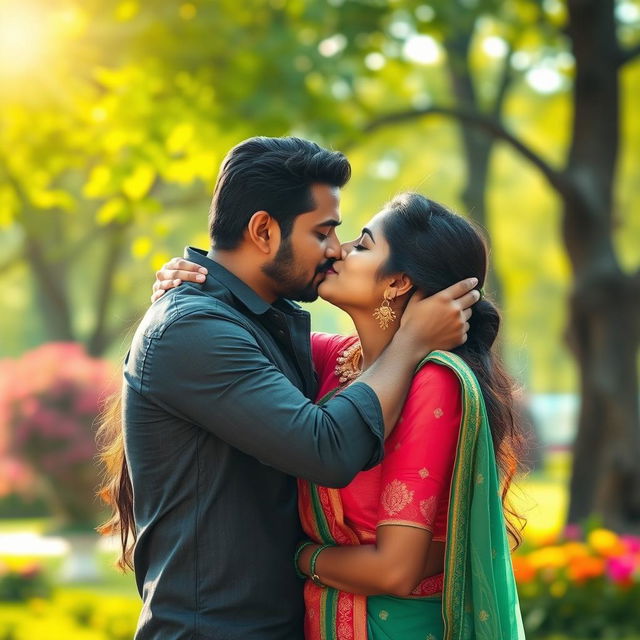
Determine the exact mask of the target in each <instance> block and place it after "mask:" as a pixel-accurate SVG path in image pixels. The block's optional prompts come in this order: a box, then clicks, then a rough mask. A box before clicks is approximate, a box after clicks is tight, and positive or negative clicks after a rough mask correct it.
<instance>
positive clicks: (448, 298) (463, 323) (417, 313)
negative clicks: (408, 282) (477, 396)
mask: <svg viewBox="0 0 640 640" xmlns="http://www.w3.org/2000/svg"><path fill="white" fill-rule="evenodd" d="M477 285H478V280H477V278H468V279H466V280H462V281H460V282H458V283H456V284H454V285H452V286H450V287H448V288H447V289H443V290H442V291H439V292H438V293H436V294H434V295H432V296H429V297H428V298H424V297H423V296H421V295H420V294H418V293H414V294H413V296H412V297H411V300H409V304H408V305H407V308H406V309H405V312H404V313H403V314H402V320H401V322H400V330H399V331H398V337H400V334H403V335H402V337H403V338H404V339H407V340H409V341H410V342H411V343H412V344H413V348H414V349H415V350H416V352H418V353H424V354H427V353H429V352H430V351H434V350H435V349H444V350H450V349H454V348H455V347H458V346H460V345H461V344H463V343H465V342H466V340H467V331H469V318H470V317H471V307H472V306H473V305H474V304H475V303H476V302H478V300H480V292H479V291H478V290H476V289H474V287H476V286H477Z"/></svg>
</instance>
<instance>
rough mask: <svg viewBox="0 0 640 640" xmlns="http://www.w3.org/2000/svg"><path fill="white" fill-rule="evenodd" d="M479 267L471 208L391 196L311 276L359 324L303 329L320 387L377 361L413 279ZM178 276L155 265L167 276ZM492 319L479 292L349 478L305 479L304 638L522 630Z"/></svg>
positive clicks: (324, 390) (508, 418)
mask: <svg viewBox="0 0 640 640" xmlns="http://www.w3.org/2000/svg"><path fill="white" fill-rule="evenodd" d="M194 268H197V265H195V266H194ZM486 269H487V248H486V245H485V243H484V241H483V239H482V237H481V236H480V234H479V233H478V232H477V231H476V229H475V228H474V227H473V226H472V225H471V224H470V223H469V222H468V221H466V220H465V219H464V218H462V217H460V216H457V215H455V214H453V213H452V212H450V211H449V210H447V209H446V208H445V207H443V206H442V205H440V204H438V203H436V202H433V201H430V200H428V199H427V198H424V197H423V196H421V195H418V194H411V193H409V194H404V195H401V196H399V197H397V198H395V199H394V200H393V201H392V202H391V203H389V204H388V205H387V206H386V207H385V208H384V209H383V210H382V211H381V212H380V213H379V214H377V215H376V216H375V217H374V218H373V219H372V220H371V222H370V223H369V224H367V226H366V227H365V228H364V229H363V230H362V233H361V234H360V236H359V238H358V239H357V240H355V241H353V242H350V243H347V244H346V245H343V259H342V260H340V261H338V262H336V263H335V264H334V267H333V269H332V270H330V271H329V273H328V274H327V277H326V279H325V280H324V282H323V283H322V284H321V285H320V288H319V294H320V295H321V296H322V297H323V298H324V299H325V300H327V301H329V302H331V303H332V304H334V305H335V306H337V307H339V308H340V309H342V310H344V311H345V312H347V313H348V314H349V315H350V316H351V318H352V320H353V322H354V325H355V327H356V330H357V336H351V337H343V336H333V335H327V334H314V335H313V336H312V347H313V357H314V364H315V367H316V371H317V373H318V377H319V394H318V398H319V401H320V402H322V401H324V400H325V399H327V398H328V397H330V395H332V394H334V393H339V392H340V390H341V389H342V388H343V387H344V386H345V385H347V384H349V383H350V382H351V381H352V380H354V379H356V378H357V377H358V375H359V373H361V372H362V371H363V370H364V369H366V368H367V367H368V366H369V365H370V364H371V363H372V362H373V361H375V360H376V358H377V357H378V356H379V355H380V353H381V352H382V351H383V349H384V348H385V346H386V345H387V344H388V342H389V341H390V339H391V337H392V335H393V334H394V332H395V330H396V329H397V327H398V325H399V317H400V316H401V314H402V312H403V309H404V307H405V306H406V304H407V302H408V300H409V298H410V296H411V295H412V293H413V292H414V291H415V290H419V291H420V292H421V293H423V294H425V295H431V294H433V293H436V292H437V291H439V290H441V289H443V288H446V287H447V286H449V285H451V284H452V283H455V282H457V281H459V280H461V279H463V278H464V277H467V276H470V275H471V276H475V277H477V278H478V280H479V283H480V286H482V283H483V282H484V278H485V275H486ZM180 275H181V276H182V277H183V278H184V279H195V278H193V277H192V276H195V274H187V273H181V274H180ZM173 277H174V276H173V272H172V271H170V270H167V271H166V272H165V273H162V274H161V278H167V282H166V284H164V285H163V287H162V288H169V287H170V286H172V285H173V284H174V282H175V281H173V280H169V278H173ZM498 327H499V315H498V312H497V310H496V309H495V307H494V306H493V305H492V304H491V302H489V301H488V300H486V299H483V300H481V301H480V302H478V303H477V304H476V305H475V306H474V310H473V316H472V318H471V320H470V329H469V332H468V340H467V342H466V343H465V344H464V345H462V346H461V347H458V348H457V349H455V350H454V353H447V352H434V353H432V354H430V355H429V356H428V357H427V358H426V359H425V360H424V361H423V363H421V365H422V366H421V367H419V370H418V371H417V372H416V375H415V378H414V380H413V383H412V387H411V389H410V392H409V395H408V397H407V400H406V403H405V406H404V408H403V411H402V415H401V417H400V419H399V421H398V423H397V425H396V427H395V430H394V432H393V433H392V435H391V436H390V437H389V439H388V440H387V442H386V444H385V458H384V461H383V462H382V463H381V464H380V465H378V466H377V467H375V468H373V469H370V470H369V471H365V472H362V473H360V474H358V475H357V476H356V478H355V479H354V480H353V481H352V482H351V484H350V485H349V486H347V487H346V488H344V489H339V490H338V489H327V488H323V487H318V486H315V485H311V484H310V483H308V482H305V481H300V485H299V508H300V517H301V521H302V524H303V527H304V529H305V531H306V533H307V535H308V536H309V538H310V541H308V542H306V543H303V544H302V545H301V546H300V547H299V549H298V552H297V553H296V558H295V563H296V568H297V570H298V571H299V572H300V573H301V574H302V575H303V576H305V577H307V578H308V579H307V580H306V583H305V603H306V618H305V634H306V637H307V638H308V640H320V639H323V640H324V639H325V638H336V639H339V640H343V639H344V640H346V639H354V640H360V639H364V638H367V637H368V638H370V639H378V638H386V639H396V638H397V639H402V640H413V639H415V640H418V639H419V640H425V638H427V639H429V640H441V639H443V638H447V639H456V640H458V639H471V638H486V639H487V640H489V639H490V640H497V639H502V638H505V639H506V638H509V639H512V638H523V637H524V633H523V631H522V623H521V620H520V612H519V607H518V598H517V593H516V589H515V583H514V579H513V571H512V568H511V560H510V550H509V545H508V542H507V531H506V530H507V527H508V528H509V532H510V534H511V535H512V537H513V538H514V539H515V540H516V542H518V541H519V535H518V531H517V530H516V529H515V528H514V527H513V525H511V524H507V525H506V526H505V518H504V512H505V511H506V512H507V513H509V514H510V512H509V509H508V507H507V506H506V503H505V500H506V495H507V491H508V488H509V485H510V482H511V479H512V477H513V475H514V473H515V470H516V467H517V462H518V459H517V451H518V448H519V444H520V440H521V438H520V433H519V430H518V426H517V425H516V424H515V422H514V419H513V412H512V396H511V384H510V382H509V380H508V378H507V377H506V375H505V374H504V372H503V369H502V366H501V364H500V362H499V359H498V357H497V355H496V354H495V353H494V351H493V349H492V346H493V344H494V341H495V339H496V335H497V332H498ZM390 383H391V381H390Z"/></svg>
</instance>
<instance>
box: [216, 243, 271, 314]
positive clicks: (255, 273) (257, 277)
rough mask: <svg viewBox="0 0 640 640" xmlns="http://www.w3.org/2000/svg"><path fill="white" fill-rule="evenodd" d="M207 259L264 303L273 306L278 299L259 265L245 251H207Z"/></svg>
mask: <svg viewBox="0 0 640 640" xmlns="http://www.w3.org/2000/svg"><path fill="white" fill-rule="evenodd" d="M207 257H208V258H209V259H211V260H213V261H214V262H217V263H218V264H219V265H221V266H223V267H224V268H225V269H226V270H227V271H229V272H231V273H233V275H234V276H235V277H236V278H238V279H239V280H242V282H244V283H245V284H246V285H247V286H248V287H251V288H252V289H253V290H254V291H255V292H256V293H257V294H258V295H259V296H260V297H261V298H262V299H263V300H264V301H265V302H268V303H269V304H273V303H274V302H275V301H276V299H277V298H278V296H277V294H276V293H275V291H274V290H273V286H272V285H271V283H270V281H269V279H268V278H267V276H266V275H265V274H264V273H263V272H262V269H261V265H260V264H259V263H257V262H256V261H255V257H254V256H250V255H249V254H248V253H247V252H246V251H243V250H242V249H235V250H233V251H220V250H216V249H209V252H208V253H207Z"/></svg>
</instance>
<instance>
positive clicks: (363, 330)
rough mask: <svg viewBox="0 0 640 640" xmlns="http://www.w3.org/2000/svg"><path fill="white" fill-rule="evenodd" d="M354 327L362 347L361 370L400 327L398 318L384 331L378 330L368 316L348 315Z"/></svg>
mask: <svg viewBox="0 0 640 640" xmlns="http://www.w3.org/2000/svg"><path fill="white" fill-rule="evenodd" d="M349 315H351V319H352V320H353V324H354V325H355V328H356V332H357V334H358V338H359V339H360V344H361V346H362V370H363V371H364V370H365V369H368V368H369V367H370V366H371V365H372V364H373V363H374V362H375V361H376V360H377V359H378V358H379V357H380V354H381V353H382V352H383V351H384V349H385V347H386V346H387V345H388V344H389V343H390V342H391V338H393V336H394V335H395V332H396V331H397V330H398V327H399V326H400V317H399V314H398V318H396V320H395V321H394V322H393V323H392V324H391V325H390V326H389V327H388V328H387V329H386V330H385V331H383V330H382V329H380V325H379V324H378V321H377V320H376V319H375V318H374V317H373V316H372V315H371V314H369V315H368V316H367V315H365V314H359V313H358V314H356V313H354V314H349Z"/></svg>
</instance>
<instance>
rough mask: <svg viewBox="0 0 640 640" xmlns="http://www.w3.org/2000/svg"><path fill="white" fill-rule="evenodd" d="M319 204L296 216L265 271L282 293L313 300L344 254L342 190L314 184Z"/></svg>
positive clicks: (284, 295)
mask: <svg viewBox="0 0 640 640" xmlns="http://www.w3.org/2000/svg"><path fill="white" fill-rule="evenodd" d="M311 193H312V195H313V200H314V202H315V204H316V208H315V209H314V210H313V211H309V212H307V213H302V214H300V215H299V216H296V218H295V220H294V223H293V229H292V231H291V234H290V235H289V237H288V238H286V239H285V240H283V241H282V243H281V245H280V248H279V249H278V252H277V254H276V256H275V257H274V259H273V260H272V261H271V262H269V263H268V264H266V265H264V266H263V268H262V269H263V271H264V273H266V274H267V275H268V276H269V277H270V278H271V279H272V280H273V282H274V283H275V284H276V286H277V292H278V295H279V296H280V297H283V298H290V299H291V300H299V301H301V302H312V301H313V300H315V299H316V298H317V297H318V286H319V285H320V283H321V282H322V281H323V280H324V279H325V275H326V272H327V269H328V268H329V267H330V266H331V264H332V263H333V262H334V261H335V260H337V259H338V258H339V257H340V251H341V249H340V241H339V240H338V237H337V236H336V227H337V226H338V225H339V224H340V190H339V189H338V188H334V187H330V186H329V185H326V184H314V185H313V186H312V187H311Z"/></svg>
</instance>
